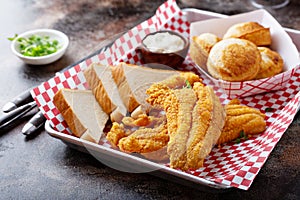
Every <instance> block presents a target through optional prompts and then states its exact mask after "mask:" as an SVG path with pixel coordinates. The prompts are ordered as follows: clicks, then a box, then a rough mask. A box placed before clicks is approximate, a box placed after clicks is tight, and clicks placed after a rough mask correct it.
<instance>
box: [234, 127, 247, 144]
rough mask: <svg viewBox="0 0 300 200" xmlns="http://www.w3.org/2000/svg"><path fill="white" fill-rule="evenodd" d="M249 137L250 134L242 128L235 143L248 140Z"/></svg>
mask: <svg viewBox="0 0 300 200" xmlns="http://www.w3.org/2000/svg"><path fill="white" fill-rule="evenodd" d="M247 139H248V136H247V135H246V134H245V132H244V130H242V131H241V132H240V136H239V137H238V138H237V139H235V143H237V144H238V143H240V142H241V141H242V140H247Z"/></svg>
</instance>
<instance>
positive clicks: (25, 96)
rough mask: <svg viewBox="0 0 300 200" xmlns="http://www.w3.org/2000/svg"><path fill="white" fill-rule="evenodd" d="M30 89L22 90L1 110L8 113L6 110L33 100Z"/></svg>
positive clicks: (8, 110)
mask: <svg viewBox="0 0 300 200" xmlns="http://www.w3.org/2000/svg"><path fill="white" fill-rule="evenodd" d="M30 90H31V89H29V90H26V91H24V92H22V93H21V94H20V95H18V96H17V97H15V98H14V99H12V100H11V101H9V102H7V103H6V104H5V105H4V106H3V108H2V110H3V112H5V113H8V112H10V111H12V110H14V109H16V108H18V107H19V106H21V105H24V104H27V103H29V102H31V101H33V98H32V96H31V94H30Z"/></svg>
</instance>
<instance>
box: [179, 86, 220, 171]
mask: <svg viewBox="0 0 300 200" xmlns="http://www.w3.org/2000/svg"><path fill="white" fill-rule="evenodd" d="M193 90H194V91H195V93H196V94H197V99H198V101H197V103H196V105H195V107H194V109H193V113H192V118H193V122H192V128H191V130H190V133H189V138H188V141H187V161H186V165H185V167H184V169H186V170H187V169H193V170H195V169H198V168H200V167H202V166H203V162H204V159H205V158H206V157H207V156H208V154H209V153H210V152H211V149H212V147H213V146H214V145H215V144H216V142H217V140H218V138H219V137H220V135H221V130H222V129H223V126H224V124H225V115H226V114H225V111H224V108H223V106H222V105H221V102H220V100H219V98H218V97H217V96H216V95H215V93H214V91H213V89H212V88H211V87H207V86H206V87H204V86H203V85H202V84H200V83H195V85H194V87H193Z"/></svg>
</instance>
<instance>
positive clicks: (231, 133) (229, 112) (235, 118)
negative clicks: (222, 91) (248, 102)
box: [217, 99, 266, 145]
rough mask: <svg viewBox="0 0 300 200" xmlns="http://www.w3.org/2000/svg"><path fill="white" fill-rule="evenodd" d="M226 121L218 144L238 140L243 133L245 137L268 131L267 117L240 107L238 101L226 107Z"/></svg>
mask: <svg viewBox="0 0 300 200" xmlns="http://www.w3.org/2000/svg"><path fill="white" fill-rule="evenodd" d="M225 111H226V119H225V125H224V128H223V130H222V133H221V136H220V137H219V139H218V142H217V144H218V145H220V144H222V143H225V142H229V141H232V140H234V139H237V138H238V137H239V136H240V133H241V131H244V134H245V135H252V134H257V133H261V132H263V131H264V130H265V129H266V121H265V115H264V114H263V113H261V112H260V111H259V110H257V109H254V108H250V107H248V106H245V105H240V102H239V101H238V100H237V99H234V100H232V101H231V102H229V103H228V104H227V105H226V106H225Z"/></svg>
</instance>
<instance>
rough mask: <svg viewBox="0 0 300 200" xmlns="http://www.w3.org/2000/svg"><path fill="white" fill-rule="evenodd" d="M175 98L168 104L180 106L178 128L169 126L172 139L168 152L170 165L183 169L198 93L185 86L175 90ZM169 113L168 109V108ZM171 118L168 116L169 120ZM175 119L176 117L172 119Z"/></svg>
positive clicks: (177, 118) (177, 117)
mask: <svg viewBox="0 0 300 200" xmlns="http://www.w3.org/2000/svg"><path fill="white" fill-rule="evenodd" d="M173 92H174V94H175V98H173V102H171V104H168V106H165V108H166V107H169V106H171V107H172V106H173V105H175V104H177V105H176V106H175V107H178V114H177V116H175V119H176V123H177V128H176V129H174V130H170V129H169V128H168V130H169V131H170V132H169V135H170V141H169V143H168V150H167V151H168V154H169V156H170V166H171V167H172V168H180V169H183V168H184V166H185V164H186V159H187V153H186V149H187V141H188V138H189V132H190V129H191V127H192V120H193V119H192V111H193V108H194V106H195V103H196V101H197V97H196V94H195V93H194V91H193V90H192V89H188V88H183V89H180V90H173ZM166 112H167V113H168V109H167V110H166ZM168 120H169V118H168V117H167V121H168ZM172 120H174V119H172Z"/></svg>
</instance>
